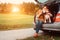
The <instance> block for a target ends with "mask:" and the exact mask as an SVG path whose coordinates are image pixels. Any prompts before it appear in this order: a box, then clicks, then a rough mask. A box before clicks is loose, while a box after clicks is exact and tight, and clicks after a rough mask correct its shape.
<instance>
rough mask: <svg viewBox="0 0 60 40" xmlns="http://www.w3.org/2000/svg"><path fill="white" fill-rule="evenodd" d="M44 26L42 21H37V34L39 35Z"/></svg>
mask: <svg viewBox="0 0 60 40" xmlns="http://www.w3.org/2000/svg"><path fill="white" fill-rule="evenodd" d="M42 25H43V22H42V21H40V20H37V21H36V33H38V32H39V30H41V29H42Z"/></svg>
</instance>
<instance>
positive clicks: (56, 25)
mask: <svg viewBox="0 0 60 40" xmlns="http://www.w3.org/2000/svg"><path fill="white" fill-rule="evenodd" d="M58 6H59V9H58V11H57V12H55V13H56V14H55V16H54V17H53V19H54V20H53V21H54V22H53V23H51V24H49V23H47V24H43V29H45V30H47V28H48V29H59V30H60V3H59V4H58ZM52 11H53V10H52ZM53 14H54V13H53Z"/></svg>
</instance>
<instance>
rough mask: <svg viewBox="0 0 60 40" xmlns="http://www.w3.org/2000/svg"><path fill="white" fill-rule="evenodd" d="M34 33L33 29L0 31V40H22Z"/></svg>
mask: <svg viewBox="0 0 60 40" xmlns="http://www.w3.org/2000/svg"><path fill="white" fill-rule="evenodd" d="M34 32H35V31H34V30H33V28H28V29H18V30H7V31H0V40H16V39H24V38H27V37H31V36H33V34H34ZM40 32H42V31H40Z"/></svg>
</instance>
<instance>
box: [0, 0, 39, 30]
mask: <svg viewBox="0 0 60 40" xmlns="http://www.w3.org/2000/svg"><path fill="white" fill-rule="evenodd" d="M38 9H39V5H38V4H37V3H36V2H35V1H34V0H27V1H26V0H3V1H2V0H0V30H11V29H20V28H30V27H33V18H34V14H35V13H36V11H37V10H38Z"/></svg>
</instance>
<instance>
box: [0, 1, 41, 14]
mask: <svg viewBox="0 0 60 40" xmlns="http://www.w3.org/2000/svg"><path fill="white" fill-rule="evenodd" d="M13 5H16V4H10V3H8V4H7V3H4V4H3V3H1V4H0V13H10V12H11V7H12V6H13ZM17 5H18V6H19V9H20V13H22V14H27V15H33V14H34V13H36V11H37V10H38V9H39V8H40V7H39V5H38V4H34V3H25V2H24V3H22V4H17ZM17 5H16V6H17Z"/></svg>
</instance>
